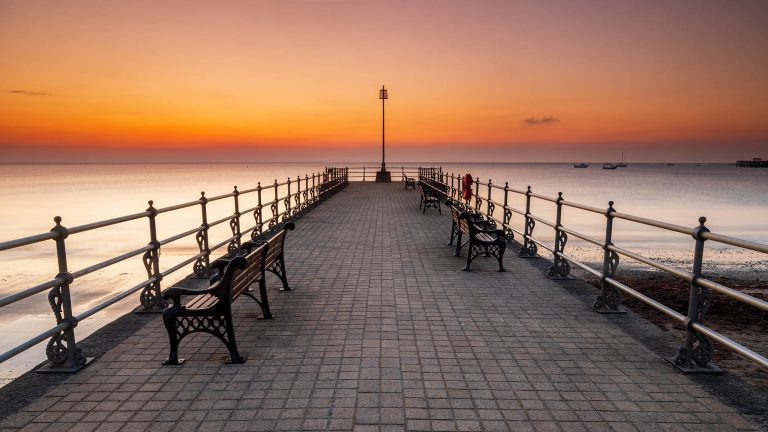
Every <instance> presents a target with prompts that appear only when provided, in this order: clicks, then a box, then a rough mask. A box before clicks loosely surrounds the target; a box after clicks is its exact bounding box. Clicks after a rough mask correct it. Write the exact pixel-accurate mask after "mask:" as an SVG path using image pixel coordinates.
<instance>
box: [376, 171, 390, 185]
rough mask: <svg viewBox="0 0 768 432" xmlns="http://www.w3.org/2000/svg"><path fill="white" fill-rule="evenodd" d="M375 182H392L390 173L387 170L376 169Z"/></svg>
mask: <svg viewBox="0 0 768 432" xmlns="http://www.w3.org/2000/svg"><path fill="white" fill-rule="evenodd" d="M376 183H392V174H390V172H389V171H384V170H382V171H376Z"/></svg>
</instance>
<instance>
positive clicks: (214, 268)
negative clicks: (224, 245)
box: [208, 257, 232, 285]
mask: <svg viewBox="0 0 768 432" xmlns="http://www.w3.org/2000/svg"><path fill="white" fill-rule="evenodd" d="M230 262H232V258H225V257H222V258H218V259H217V260H216V261H214V262H212V263H211V277H210V278H209V279H208V282H209V283H210V284H211V285H213V284H215V283H216V282H218V281H219V279H221V277H222V276H224V269H226V268H227V266H228V265H229V263H230Z"/></svg>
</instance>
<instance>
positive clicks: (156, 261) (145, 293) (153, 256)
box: [136, 200, 166, 312]
mask: <svg viewBox="0 0 768 432" xmlns="http://www.w3.org/2000/svg"><path fill="white" fill-rule="evenodd" d="M148 204H149V208H147V212H149V217H148V218H149V245H150V246H152V249H151V250H148V251H147V252H145V253H144V256H143V257H142V261H143V262H144V269H145V270H146V271H147V279H153V278H154V280H155V281H154V282H152V283H151V284H149V285H147V286H146V287H144V289H143V290H142V291H141V294H140V295H139V302H140V303H141V306H142V307H141V308H139V309H138V310H137V311H136V312H160V311H162V310H163V309H164V308H165V306H166V304H165V302H163V299H162V298H161V297H160V281H162V280H163V275H162V274H161V273H160V242H159V241H157V221H156V218H157V209H156V208H155V207H154V202H153V201H152V200H150V201H148Z"/></svg>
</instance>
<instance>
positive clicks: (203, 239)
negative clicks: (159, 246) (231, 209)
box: [192, 192, 211, 277]
mask: <svg viewBox="0 0 768 432" xmlns="http://www.w3.org/2000/svg"><path fill="white" fill-rule="evenodd" d="M207 204H208V198H206V197H205V192H200V209H201V211H202V215H203V223H202V224H201V225H200V231H198V232H197V234H196V235H195V240H196V241H197V247H198V248H199V249H200V253H201V254H203V255H202V256H200V257H199V258H198V259H197V260H196V261H195V264H194V266H193V267H192V270H193V271H194V272H195V275H197V276H198V277H206V276H208V275H209V274H211V261H210V255H211V250H210V249H209V247H208V229H209V228H210V225H208V212H207V210H206V205H207Z"/></svg>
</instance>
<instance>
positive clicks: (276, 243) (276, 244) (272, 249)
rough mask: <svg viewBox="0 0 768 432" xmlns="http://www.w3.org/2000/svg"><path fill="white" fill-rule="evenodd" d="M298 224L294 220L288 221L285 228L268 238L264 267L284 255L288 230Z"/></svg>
mask: <svg viewBox="0 0 768 432" xmlns="http://www.w3.org/2000/svg"><path fill="white" fill-rule="evenodd" d="M295 228H296V225H295V224H294V223H293V222H286V223H285V225H283V228H282V229H281V230H280V231H278V233H277V234H275V235H273V236H272V238H270V239H269V240H267V246H268V249H267V256H266V257H265V258H264V268H267V267H269V266H270V265H271V264H272V263H273V262H275V259H277V258H278V257H280V256H282V255H283V249H284V246H285V233H286V232H287V231H288V230H293V229H295Z"/></svg>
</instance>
